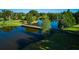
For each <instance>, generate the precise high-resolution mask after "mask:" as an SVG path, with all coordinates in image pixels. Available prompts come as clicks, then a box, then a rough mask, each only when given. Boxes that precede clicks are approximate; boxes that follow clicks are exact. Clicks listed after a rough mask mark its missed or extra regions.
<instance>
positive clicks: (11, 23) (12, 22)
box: [0, 20, 22, 27]
mask: <svg viewBox="0 0 79 59" xmlns="http://www.w3.org/2000/svg"><path fill="white" fill-rule="evenodd" d="M21 25H22V22H20V21H18V20H9V21H1V22H0V27H4V26H21Z"/></svg>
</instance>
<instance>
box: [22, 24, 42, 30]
mask: <svg viewBox="0 0 79 59" xmlns="http://www.w3.org/2000/svg"><path fill="white" fill-rule="evenodd" d="M22 26H23V27H27V28H34V29H42V27H39V26H34V25H27V24H26V25H25V24H23V25H22Z"/></svg>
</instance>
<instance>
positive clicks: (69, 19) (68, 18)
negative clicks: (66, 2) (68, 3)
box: [63, 10, 76, 27]
mask: <svg viewBox="0 0 79 59" xmlns="http://www.w3.org/2000/svg"><path fill="white" fill-rule="evenodd" d="M63 18H64V21H65V25H66V26H68V27H70V26H73V25H74V24H76V20H75V17H74V16H73V13H72V12H70V10H68V11H67V12H64V14H63Z"/></svg>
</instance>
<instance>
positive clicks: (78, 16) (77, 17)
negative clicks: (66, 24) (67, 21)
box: [74, 11, 79, 24]
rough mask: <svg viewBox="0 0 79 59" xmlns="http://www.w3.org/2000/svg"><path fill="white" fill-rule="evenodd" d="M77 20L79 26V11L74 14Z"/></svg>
mask: <svg viewBox="0 0 79 59" xmlns="http://www.w3.org/2000/svg"><path fill="white" fill-rule="evenodd" d="M74 16H75V18H76V23H77V24H79V11H78V12H76V13H75V14H74Z"/></svg>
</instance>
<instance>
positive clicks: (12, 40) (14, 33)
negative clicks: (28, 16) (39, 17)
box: [0, 27, 42, 50]
mask: <svg viewBox="0 0 79 59" xmlns="http://www.w3.org/2000/svg"><path fill="white" fill-rule="evenodd" d="M6 28H8V29H6ZM6 28H3V29H0V49H12V50H13V49H18V48H20V49H22V48H24V47H25V46H26V45H27V44H28V43H29V42H32V41H37V40H40V39H41V38H42V35H41V34H40V33H38V32H33V33H32V32H27V30H26V28H24V27H14V28H9V27H6ZM4 29H5V30H4Z"/></svg>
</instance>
